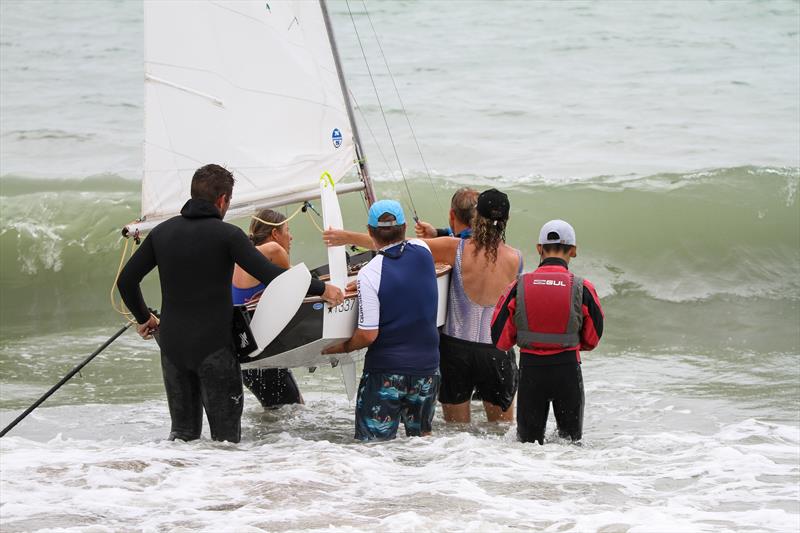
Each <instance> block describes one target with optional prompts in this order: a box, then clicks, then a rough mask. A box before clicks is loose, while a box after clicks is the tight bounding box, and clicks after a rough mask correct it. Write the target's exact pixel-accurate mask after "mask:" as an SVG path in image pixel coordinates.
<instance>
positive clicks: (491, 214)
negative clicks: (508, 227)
mask: <svg viewBox="0 0 800 533" xmlns="http://www.w3.org/2000/svg"><path fill="white" fill-rule="evenodd" d="M510 209H511V204H510V203H509V201H508V196H507V195H506V193H504V192H500V191H498V190H497V189H489V190H488V191H483V192H482V193H481V194H480V195H478V206H477V210H478V214H479V215H481V216H482V217H484V218H488V219H489V220H507V219H508V211H509V210H510Z"/></svg>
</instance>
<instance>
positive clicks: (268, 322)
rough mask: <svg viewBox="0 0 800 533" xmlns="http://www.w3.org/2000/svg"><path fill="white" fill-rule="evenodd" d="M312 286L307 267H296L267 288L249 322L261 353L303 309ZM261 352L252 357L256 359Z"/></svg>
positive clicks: (257, 351) (301, 265) (303, 265)
mask: <svg viewBox="0 0 800 533" xmlns="http://www.w3.org/2000/svg"><path fill="white" fill-rule="evenodd" d="M310 282H311V272H309V271H308V268H306V265H305V264H304V263H300V264H299V265H295V266H293V267H292V268H290V269H289V270H287V271H286V272H284V273H283V274H281V275H280V276H278V277H277V278H275V279H274V280H272V281H271V282H270V284H269V285H267V288H266V289H264V293H263V294H262V295H261V299H260V300H259V302H258V306H256V310H255V312H254V313H253V317H252V318H251V319H250V331H252V332H253V337H255V339H256V344H257V345H258V348H259V350H263V349H264V348H265V347H267V346H268V345H269V343H271V342H272V341H273V340H274V339H275V337H277V336H278V334H279V333H280V332H281V331H283V328H285V327H286V325H287V324H289V321H290V320H291V319H292V317H294V314H295V313H296V312H297V310H298V309H300V304H302V303H303V298H305V296H306V293H307V292H308V285H309V283H310ZM259 350H256V351H254V352H253V353H252V354H251V355H252V357H255V356H257V355H258V354H259Z"/></svg>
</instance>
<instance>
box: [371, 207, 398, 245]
mask: <svg viewBox="0 0 800 533" xmlns="http://www.w3.org/2000/svg"><path fill="white" fill-rule="evenodd" d="M378 220H379V221H381V222H391V221H392V220H396V218H395V216H394V215H392V214H390V213H384V214H383V215H381V217H380V218H379V219H378ZM369 234H370V235H372V238H373V239H375V241H376V244H378V245H379V246H386V245H387V244H392V243H395V242H399V241H402V240H403V238H404V237H405V236H406V225H405V224H399V225H397V226H379V227H377V228H373V227H372V226H369Z"/></svg>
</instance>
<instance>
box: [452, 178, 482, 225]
mask: <svg viewBox="0 0 800 533" xmlns="http://www.w3.org/2000/svg"><path fill="white" fill-rule="evenodd" d="M477 203H478V191H476V190H475V189H471V188H469V187H461V188H460V189H458V190H457V191H456V192H455V193H453V198H452V199H451V200H450V209H452V210H453V214H454V215H455V217H456V218H457V219H458V220H459V222H461V223H462V224H466V225H467V226H469V225H470V224H471V223H472V219H473V218H474V217H475V206H476V205H477Z"/></svg>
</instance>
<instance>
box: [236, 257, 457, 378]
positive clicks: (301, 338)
mask: <svg viewBox="0 0 800 533" xmlns="http://www.w3.org/2000/svg"><path fill="white" fill-rule="evenodd" d="M436 267H437V268H436V274H437V288H438V295H439V305H438V309H437V317H436V325H437V327H438V326H442V325H443V324H444V319H445V316H446V314H447V291H448V288H449V285H450V266H449V265H441V264H437V265H436ZM324 269H325V267H321V268H320V269H317V270H315V271H314V272H315V273H317V274H318V273H319V271H324ZM334 319H335V320H336V321H338V322H339V324H341V323H342V322H349V323H351V324H352V325H351V326H350V327H349V328H348V329H347V333H348V334H347V335H346V336H341V335H338V336H332V335H330V334H329V333H328V332H329V331H330V330H331V328H327V330H326V327H325V323H326V320H328V321H331V320H334ZM357 320H358V298H357V297H356V294H355V293H348V294H347V297H346V298H345V301H344V303H342V304H341V305H339V306H336V307H329V306H328V305H327V304H325V303H324V302H323V301H322V300H321V299H319V298H317V297H312V298H306V299H305V300H304V301H303V303H302V305H301V306H300V309H299V310H298V311H297V313H295V316H294V317H292V320H291V321H289V324H287V325H286V327H285V328H284V329H283V330H282V331H281V332H280V333H279V334H278V336H277V337H276V338H275V339H274V340H273V341H272V342H271V343H270V344H269V345H268V346H267V347H266V348H265V349H264V350H262V351H261V352H254V353H253V354H251V355H253V357H250V356H244V357H241V358H240V363H241V365H242V368H243V369H248V368H299V367H309V368H310V367H321V366H336V365H337V364H339V363H349V362H356V361H359V360H361V359H362V358H363V351H357V352H352V353H349V354H336V355H335V356H331V355H323V354H322V350H324V349H325V348H327V347H328V346H331V345H333V344H336V343H337V342H342V341H344V340H347V339H348V338H350V335H352V332H353V331H355V328H356V324H357ZM340 331H341V330H340ZM326 333H328V334H326Z"/></svg>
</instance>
